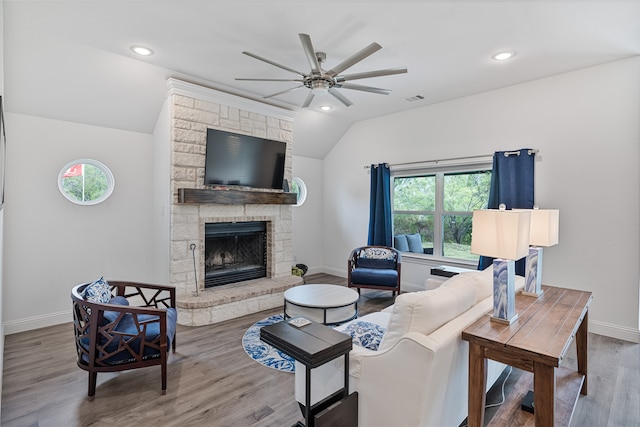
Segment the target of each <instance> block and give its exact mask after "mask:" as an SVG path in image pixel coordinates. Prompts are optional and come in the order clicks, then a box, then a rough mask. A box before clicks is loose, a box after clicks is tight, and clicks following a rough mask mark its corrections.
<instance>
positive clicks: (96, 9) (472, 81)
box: [3, 0, 640, 158]
mask: <svg viewBox="0 0 640 427" xmlns="http://www.w3.org/2000/svg"><path fill="white" fill-rule="evenodd" d="M3 6H4V67H5V73H4V76H5V82H4V87H5V95H6V109H7V110H8V111H11V112H16V113H22V114H29V115H37V116H42V117H48V118H54V119H59V120H68V121H74V122H80V123H87V124H93V125H99V126H106V127H113V128H118V129H126V130H133V131H139V132H145V133H151V132H152V130H153V127H154V124H155V121H156V118H157V117H158V114H159V112H160V107H161V106H162V102H163V100H164V97H165V94H166V88H165V80H166V79H167V78H168V77H176V78H182V79H185V80H188V81H192V82H196V83H201V84H206V85H208V86H211V87H214V88H218V89H222V90H226V91H229V92H233V93H236V94H240V95H243V96H248V97H253V98H256V99H260V98H261V97H263V96H266V95H269V94H272V93H275V92H278V91H281V90H284V89H287V88H289V87H292V86H294V85H295V84H294V83H282V82H246V81H245V82H243V81H236V80H235V79H234V78H235V77H264V78H296V77H297V76H296V75H295V74H292V73H289V72H287V71H285V70H283V69H280V68H277V67H274V66H271V65H269V64H266V63H264V62H261V61H258V60H256V59H254V58H250V57H249V56H246V55H243V54H242V51H245V50H247V51H250V52H252V53H254V54H257V55H260V56H262V57H266V58H268V59H270V60H272V61H275V62H277V63H280V64H283V65H286V66H288V67H290V68H294V69H298V70H301V71H304V72H308V70H309V65H308V62H307V59H306V57H305V55H304V51H303V49H302V45H301V42H300V39H299V37H298V34H299V33H307V34H309V35H310V36H311V39H312V41H313V44H314V47H315V49H316V50H317V51H323V52H325V53H326V54H327V60H326V63H325V64H324V67H323V68H325V69H329V68H331V67H332V66H333V65H336V64H338V63H339V62H341V61H343V60H344V59H346V58H348V57H349V56H351V55H353V54H354V53H356V52H357V51H359V50H360V49H362V48H364V47H365V46H367V45H369V44H370V43H371V42H374V41H375V42H378V43H379V44H381V45H382V49H381V50H380V51H378V52H376V53H374V54H373V55H371V56H370V57H368V58H366V59H365V60H363V61H361V62H360V63H358V64H356V65H354V66H353V67H351V68H349V69H348V70H347V71H345V73H343V74H351V73H357V72H362V71H370V70H377V69H386V68H394V67H407V68H408V70H409V72H408V73H407V74H400V75H394V76H385V77H376V78H371V79H365V80H358V81H355V82H354V83H358V84H364V85H369V86H376V87H381V88H385V89H391V90H392V92H391V94H390V95H378V94H371V93H365V92H359V91H352V90H346V89H342V93H343V94H344V95H346V96H347V97H348V98H349V99H350V100H351V101H353V103H354V105H352V106H351V107H348V108H347V107H344V106H343V105H342V104H340V103H339V102H338V101H337V100H336V99H335V98H333V97H331V96H329V95H325V96H324V99H322V98H320V97H318V96H316V99H315V100H314V102H313V103H312V105H311V106H310V108H308V109H305V110H300V112H299V114H298V117H297V118H296V123H295V129H294V138H295V144H294V154H296V155H300V156H307V157H313V158H322V157H324V156H325V155H326V153H327V152H328V151H329V150H330V149H331V147H333V145H334V144H335V143H336V142H337V141H338V140H339V138H340V137H341V136H342V135H343V133H344V132H345V131H346V129H348V127H349V126H350V125H351V123H353V122H356V121H359V120H363V119H367V118H371V117H376V116H380V115H385V114H391V113H394V112H398V111H402V110H407V109H412V108H418V107H422V106H425V105H428V104H432V103H437V102H442V101H446V100H451V99H455V98H459V97H463V96H467V95H471V94H475V93H479V92H483V91H487V90H492V89H496V88H500V87H505V86H509V85H513V84H517V83H521V82H525V81H529V80H534V79H539V78H543V77H546V76H550V75H554V74H559V73H564V72H567V71H571V70H576V69H579V68H583V67H589V66H592V65H596V64H600V63H605V62H609V61H614V60H618V59H621V58H626V57H629V56H633V55H638V54H640V2H638V1H620V2H618V1H599V2H598V1H590V2H587V1H548V2H541V1H518V2H514V1H511V2H510V1H493V2H484V1H467V2H460V1H447V2H444V1H309V0H303V1H292V0H289V1H245V0H235V1H213V0H209V1H206V0H200V1H177V0H173V1H155V0H139V1H90V0H85V1H41V2H38V1H28V2H27V1H10V0H5V1H4V2H3ZM134 44H142V45H145V46H148V47H150V48H151V49H153V51H154V54H153V55H152V56H150V57H146V58H141V57H137V56H136V55H135V54H133V53H132V52H131V50H130V46H131V45H134ZM502 49H512V50H515V51H517V55H516V56H515V58H514V59H512V60H510V61H508V62H506V63H498V62H496V61H494V60H492V59H491V58H490V57H491V54H493V53H495V52H497V51H499V50H502ZM416 95H421V96H424V98H425V99H424V100H421V101H408V100H407V98H410V97H414V96H416ZM305 96H306V89H304V90H297V91H294V92H291V93H289V94H286V95H283V96H279V97H275V98H272V99H271V100H270V102H271V103H274V104H277V105H281V106H284V107H285V108H289V109H293V110H298V109H299V108H298V106H299V105H301V104H302V102H303V100H304V98H305ZM321 103H323V104H324V103H329V104H332V105H333V106H334V107H335V108H334V109H333V110H332V111H330V112H328V113H325V112H320V111H318V110H317V107H318V106H319V105H320V104H321Z"/></svg>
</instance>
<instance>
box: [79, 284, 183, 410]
mask: <svg viewBox="0 0 640 427" xmlns="http://www.w3.org/2000/svg"><path fill="white" fill-rule="evenodd" d="M89 285H90V284H89V283H85V284H81V285H77V286H75V287H74V288H73V289H72V291H71V300H72V302H73V325H74V332H75V344H76V350H77V363H78V367H80V368H81V369H84V370H85V371H88V372H89V400H93V399H94V397H95V392H96V380H97V375H98V372H115V371H123V370H128V369H136V368H144V367H148V366H156V365H160V366H161V375H162V394H165V393H166V390H167V348H168V346H169V345H171V347H172V349H173V352H175V350H176V339H175V334H176V324H177V312H176V309H175V306H176V295H175V288H173V287H170V286H162V285H150V284H143V283H136V282H123V281H108V285H109V286H110V287H111V295H110V296H111V297H112V298H111V299H110V301H109V302H108V303H98V302H91V301H89V300H87V299H85V298H84V296H83V294H84V290H85V288H86V287H87V286H89ZM107 293H108V292H107Z"/></svg>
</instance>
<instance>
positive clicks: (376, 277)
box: [351, 268, 398, 287]
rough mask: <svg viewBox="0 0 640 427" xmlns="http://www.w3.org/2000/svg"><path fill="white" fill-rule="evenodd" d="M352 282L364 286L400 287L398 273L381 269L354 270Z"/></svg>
mask: <svg viewBox="0 0 640 427" xmlns="http://www.w3.org/2000/svg"><path fill="white" fill-rule="evenodd" d="M351 282H352V283H355V284H362V285H376V286H392V287H395V286H397V285H398V271H397V270H392V269H380V268H354V269H353V270H352V271H351Z"/></svg>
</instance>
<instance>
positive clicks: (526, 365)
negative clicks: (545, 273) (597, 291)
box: [462, 286, 593, 427]
mask: <svg viewBox="0 0 640 427" xmlns="http://www.w3.org/2000/svg"><path fill="white" fill-rule="evenodd" d="M543 289H544V294H543V295H542V296H541V297H540V298H536V297H530V296H525V295H522V294H518V295H516V312H517V313H518V319H517V320H516V321H515V322H514V323H513V324H511V325H503V324H500V323H497V322H491V321H490V320H489V316H483V317H482V318H481V319H479V320H478V321H476V322H475V323H474V324H472V325H471V326H469V327H468V328H467V329H465V330H464V331H463V332H462V339H464V340H466V341H469V422H468V425H469V427H481V426H483V425H484V408H485V399H486V395H485V390H486V382H487V376H486V371H487V359H492V360H496V361H498V362H502V363H505V364H507V365H511V366H513V367H516V368H518V369H522V370H525V371H528V372H533V390H534V408H535V425H537V426H542V427H548V426H568V425H569V423H570V421H571V416H572V415H573V409H574V407H575V404H576V402H577V399H578V395H579V393H581V394H585V395H586V394H587V332H588V323H589V322H588V320H589V319H588V312H589V304H591V300H592V298H593V297H592V295H591V292H582V291H576V290H571V289H563V288H556V287H550V286H543ZM574 337H575V339H576V352H577V362H578V371H577V372H575V371H571V370H569V369H566V368H560V364H561V363H562V361H563V359H564V357H565V355H566V352H567V350H568V348H569V346H570V344H571V342H572V341H573V339H574ZM556 369H557V372H556ZM556 380H557V381H556ZM557 400H558V401H560V402H562V403H557ZM519 425H520V424H519Z"/></svg>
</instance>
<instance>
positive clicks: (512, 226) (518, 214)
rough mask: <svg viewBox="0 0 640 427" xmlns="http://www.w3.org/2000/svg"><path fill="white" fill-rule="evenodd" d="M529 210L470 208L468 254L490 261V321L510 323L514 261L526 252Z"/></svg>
mask: <svg viewBox="0 0 640 427" xmlns="http://www.w3.org/2000/svg"><path fill="white" fill-rule="evenodd" d="M530 223H531V212H530V211H527V210H506V209H505V208H504V205H500V209H499V210H497V209H481V210H475V211H473V217H472V233H471V253H473V254H476V255H483V256H488V257H491V258H496V259H494V261H493V314H492V316H491V320H493V321H497V322H500V323H505V324H508V325H510V324H511V323H513V322H514V321H515V320H516V319H517V318H518V315H517V313H516V312H515V298H516V291H515V270H516V267H515V260H517V259H520V258H524V257H525V256H527V254H528V252H529V232H530Z"/></svg>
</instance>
